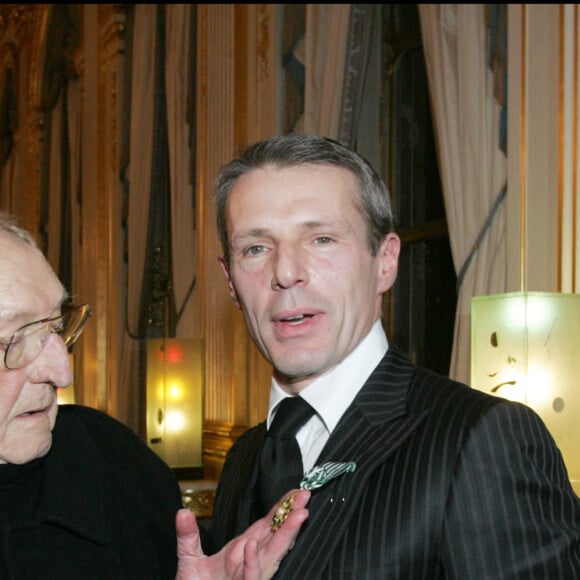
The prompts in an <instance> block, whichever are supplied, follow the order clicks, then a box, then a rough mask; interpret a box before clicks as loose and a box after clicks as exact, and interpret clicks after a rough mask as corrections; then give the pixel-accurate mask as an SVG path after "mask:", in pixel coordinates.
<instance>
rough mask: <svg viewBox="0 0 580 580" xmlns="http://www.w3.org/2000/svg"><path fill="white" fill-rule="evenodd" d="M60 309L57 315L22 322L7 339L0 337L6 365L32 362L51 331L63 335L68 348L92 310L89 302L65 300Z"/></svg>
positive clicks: (23, 365)
mask: <svg viewBox="0 0 580 580" xmlns="http://www.w3.org/2000/svg"><path fill="white" fill-rule="evenodd" d="M61 311H62V314H60V315H59V316H54V317H52V318H43V319H42V320H35V321H34V322H29V323H28V324H25V325H24V326H21V327H20V328H18V329H17V330H16V332H14V334H13V335H12V336H11V337H10V338H9V339H8V340H2V339H0V347H1V348H3V349H4V365H5V366H6V368H7V369H10V370H14V369H20V368H22V367H25V366H26V365H27V364H28V363H30V362H32V361H33V360H34V359H35V358H36V357H37V356H38V355H39V354H40V353H41V351H42V349H43V348H44V346H45V345H46V343H47V341H48V338H49V336H50V335H51V333H53V332H55V333H56V334H58V335H59V336H60V337H61V338H62V340H63V341H64V344H65V345H66V346H67V348H68V347H70V346H72V345H73V344H74V342H75V341H76V339H77V338H78V337H79V336H80V334H81V332H82V331H83V328H84V327H85V324H86V323H87V320H88V319H89V317H90V316H91V314H92V313H91V309H90V306H89V305H88V304H81V305H77V304H72V303H71V302H65V303H64V304H63V305H62V309H61Z"/></svg>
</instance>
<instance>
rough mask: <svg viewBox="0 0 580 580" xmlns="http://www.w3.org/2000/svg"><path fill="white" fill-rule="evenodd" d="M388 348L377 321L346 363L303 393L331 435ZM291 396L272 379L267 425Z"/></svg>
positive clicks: (320, 378) (329, 372)
mask: <svg viewBox="0 0 580 580" xmlns="http://www.w3.org/2000/svg"><path fill="white" fill-rule="evenodd" d="M388 347H389V344H388V341H387V336H386V334H385V331H384V329H383V326H382V324H381V321H380V320H377V322H376V323H375V324H374V325H373V327H372V328H371V330H370V332H369V333H368V334H367V335H366V336H365V338H363V340H362V341H361V342H360V343H359V344H358V345H357V346H356V348H355V349H354V350H353V351H352V352H351V353H350V354H349V355H348V356H347V357H346V358H345V359H344V360H343V361H341V362H340V363H339V364H338V365H337V366H335V367H334V368H333V369H331V370H330V371H328V372H327V373H325V374H324V375H322V376H320V377H318V378H317V379H316V380H315V381H313V382H312V383H310V385H308V387H306V389H304V390H303V391H302V392H301V393H300V396H301V397H303V398H304V399H305V400H306V401H307V402H308V403H310V405H311V406H312V407H313V408H314V410H315V411H316V413H317V414H318V416H319V417H320V419H321V420H322V422H323V423H324V425H325V426H326V428H327V430H328V432H329V433H332V431H333V430H334V428H335V427H336V425H337V424H338V421H339V420H340V418H341V417H342V415H343V414H344V412H345V411H346V409H347V408H348V407H349V405H350V404H351V403H352V401H353V399H354V398H355V397H356V395H357V394H358V392H359V391H360V389H361V388H362V387H363V385H364V384H365V383H366V381H367V379H368V378H369V376H370V375H371V373H372V371H373V370H374V369H375V367H376V366H377V365H378V364H379V362H380V361H381V359H382V358H383V357H384V356H385V353H386V352H387V350H388ZM329 393H332V396H331V397H329V396H328V394H329ZM287 396H288V393H286V392H285V391H284V390H283V389H282V388H281V387H280V385H279V384H278V382H277V381H276V379H275V378H274V377H272V385H271V388H270V405H269V410H268V417H267V423H266V425H267V427H268V428H269V427H270V425H271V423H272V419H273V416H274V414H275V413H274V411H275V409H276V408H277V406H278V404H279V403H280V401H282V399H284V398H286V397H287Z"/></svg>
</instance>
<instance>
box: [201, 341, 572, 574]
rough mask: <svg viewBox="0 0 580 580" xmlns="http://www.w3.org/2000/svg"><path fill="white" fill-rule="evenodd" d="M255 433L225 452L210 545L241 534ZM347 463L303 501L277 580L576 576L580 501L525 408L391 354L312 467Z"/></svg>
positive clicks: (247, 513) (258, 432) (257, 440)
mask: <svg viewBox="0 0 580 580" xmlns="http://www.w3.org/2000/svg"><path fill="white" fill-rule="evenodd" d="M264 432H265V427H264V425H263V424H261V425H259V426H257V427H255V428H253V429H251V430H250V431H248V432H247V433H246V434H244V436H243V437H241V438H240V440H239V441H238V442H237V443H236V445H234V447H233V448H232V451H231V452H230V454H229V456H228V460H227V461H226V465H225V466H224V470H223V473H222V477H221V480H220V486H219V488H218V494H217V498H216V506H215V517H214V521H213V523H212V533H213V534H214V535H215V538H216V542H217V543H216V546H215V548H218V547H220V546H221V545H222V544H223V543H224V542H225V541H226V540H227V539H229V538H231V537H232V536H233V535H235V534H236V533H239V531H241V530H242V529H244V528H245V527H247V525H248V523H249V518H250V517H251V509H252V507H251V504H252V489H253V485H254V477H255V473H254V471H255V468H254V464H255V457H256V454H257V452H258V450H259V447H260V445H261V440H262V438H263V436H264ZM324 461H356V463H357V469H356V471H355V472H354V473H351V474H346V475H344V476H341V477H339V478H337V479H336V480H334V481H332V482H331V483H330V484H328V485H327V486H325V487H323V488H321V489H320V490H316V491H314V492H313V495H312V499H311V500H310V504H309V509H310V517H309V519H308V521H307V523H306V524H305V526H303V529H302V531H301V533H300V535H299V537H298V540H297V542H296V545H295V547H294V549H293V550H292V551H291V552H290V553H289V555H288V556H287V557H286V558H285V560H284V561H283V562H282V565H281V567H280V571H279V572H278V574H277V576H276V578H281V579H303V578H304V579H308V580H310V579H317V578H332V579H333V580H334V579H340V578H344V579H349V580H352V579H359V578H361V579H376V578H389V579H391V578H400V579H415V578H417V579H426V580H435V579H438V578H456V579H462V580H463V579H470V578H473V579H477V580H480V579H487V578H489V579H493V580H496V579H501V578H522V579H523V578H539V579H549V580H553V579H562V580H573V579H574V578H580V501H579V499H578V497H577V496H576V495H575V494H574V492H573V491H572V489H571V487H570V485H569V482H568V479H567V474H566V470H565V467H564V464H563V462H562V458H561V455H560V453H559V451H558V449H557V448H556V447H555V445H554V442H553V440H552V438H551V437H550V435H549V434H548V432H547V430H546V429H545V427H544V425H543V423H542V422H541V420H540V419H539V417H538V416H537V415H536V414H535V413H534V412H533V411H531V410H530V409H529V408H527V407H525V406H523V405H519V404H516V403H510V402H507V401H504V400H502V399H499V398H495V397H491V396H488V395H485V394H484V393H482V392H480V391H476V390H474V389H470V388H469V387H466V386H464V385H460V384H458V383H455V382H453V381H450V380H449V379H446V378H444V377H441V376H438V375H435V374H434V373H431V372H429V371H425V370H423V369H417V368H416V367H414V366H413V365H412V364H411V363H410V362H409V361H408V360H407V359H406V358H405V357H403V356H402V355H401V354H400V353H398V352H397V351H396V350H395V349H393V348H390V349H389V352H388V353H387V356H386V357H385V358H384V359H383V361H382V362H381V363H380V364H379V366H378V367H377V369H375V371H374V372H373V374H372V376H371V377H370V378H369V380H368V381H367V384H366V385H365V386H364V387H363V389H362V390H361V392H360V393H359V394H358V395H357V397H356V398H355V400H354V402H353V404H352V405H351V406H350V407H349V409H348V410H347V412H346V413H345V415H344V416H343V417H342V419H341V420H340V422H339V424H338V425H337V428H336V429H335V431H334V432H333V434H332V436H331V438H330V439H329V441H328V443H327V445H326V446H325V448H324V450H323V451H322V454H321V456H320V459H319V461H318V463H322V462H324Z"/></svg>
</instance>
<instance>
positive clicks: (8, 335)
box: [0, 214, 308, 580]
mask: <svg viewBox="0 0 580 580" xmlns="http://www.w3.org/2000/svg"><path fill="white" fill-rule="evenodd" d="M89 315H90V311H89V307H88V306H87V305H75V304H74V303H73V302H72V300H71V299H70V297H69V296H68V295H67V293H66V291H65V289H64V288H63V287H62V285H61V283H60V282H59V280H58V279H57V277H56V276H55V274H54V272H53V271H52V269H51V267H50V266H49V264H48V262H47V261H46V259H45V258H44V256H43V255H42V253H41V252H40V251H39V250H38V249H37V248H36V246H35V243H34V240H33V239H32V237H31V236H30V235H29V234H28V233H27V232H25V231H24V230H22V229H20V228H18V227H17V226H16V225H15V223H14V221H13V220H12V219H11V218H10V217H9V216H6V215H4V214H0V540H1V541H0V578H3V579H4V578H14V579H17V580H23V579H27V578H43V579H57V578H58V579H61V580H62V579H64V578H71V579H73V578H83V579H87V578H95V579H99V580H102V579H104V578H115V579H117V578H119V579H123V578H127V579H133V578H139V579H145V578H156V579H157V578H159V579H165V578H175V577H176V574H177V573H178V570H177V545H178V544H179V556H180V559H179V573H178V577H179V578H180V579H182V580H188V579H194V578H196V579H198V578H207V579H212V580H213V579H216V578H217V579H219V578H224V579H225V578H234V577H235V578H252V579H259V578H269V577H271V576H272V574H273V573H274V572H275V571H276V569H277V567H278V565H279V562H280V560H281V558H282V557H283V556H284V554H285V553H286V552H287V550H288V549H289V547H290V545H291V543H292V541H293V539H294V537H295V535H296V532H297V530H298V528H299V527H300V524H301V523H302V522H303V521H304V519H305V517H306V515H307V513H306V510H305V509H303V508H304V505H305V503H306V501H307V499H308V494H307V492H300V493H299V494H298V496H297V497H296V501H295V508H296V509H295V510H294V512H292V513H291V514H290V517H289V518H288V520H287V522H286V524H285V525H284V526H283V527H282V529H281V530H280V531H279V532H278V533H276V534H273V533H272V531H271V529H270V521H271V518H272V513H270V514H269V517H268V518H264V519H263V520H262V521H260V522H257V525H254V526H252V527H251V528H249V529H248V530H247V531H246V532H245V533H244V534H243V535H242V536H240V537H238V538H236V539H235V540H234V541H233V542H231V543H230V544H228V546H226V547H225V549H224V550H222V551H221V552H220V553H219V554H217V557H216V556H212V557H205V556H204V554H203V553H202V552H201V549H200V547H199V539H198V530H197V527H196V524H195V521H194V519H193V514H190V513H189V512H188V511H187V510H181V511H178V510H179V509H180V508H181V507H182V506H181V500H180V493H179V487H178V485H177V482H176V480H175V478H174V476H173V473H172V471H171V470H170V469H169V468H168V467H167V466H166V465H165V464H164V463H163V462H162V461H161V460H160V459H159V458H158V457H157V456H156V455H155V454H154V453H152V452H151V451H150V450H149V449H148V448H147V447H146V446H145V445H144V444H143V443H142V442H141V441H140V440H139V438H138V437H137V436H136V435H135V434H134V433H133V432H132V431H130V430H129V429H128V428H126V427H125V426H123V425H122V424H120V423H119V422H117V421H115V420H114V419H112V418H110V417H108V416H106V415H105V414H103V413H101V412H99V411H96V410H94V409H90V408H85V407H81V406H76V405H70V406H69V405H67V406H64V407H62V408H60V409H59V407H58V405H57V397H56V388H57V387H65V386H67V385H69V384H70V383H71V381H72V376H71V367H70V363H69V357H68V352H67V346H70V345H71V344H72V343H73V342H74V341H75V340H76V338H77V337H78V336H79V334H80V333H81V331H82V329H83V326H84V324H85V322H86V321H87V318H88V317H89ZM176 515H177V520H176ZM176 521H177V529H178V531H179V542H176Z"/></svg>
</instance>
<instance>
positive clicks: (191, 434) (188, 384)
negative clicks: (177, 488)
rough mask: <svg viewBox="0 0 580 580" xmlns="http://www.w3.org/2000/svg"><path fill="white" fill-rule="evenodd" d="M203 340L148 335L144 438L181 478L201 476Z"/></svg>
mask: <svg viewBox="0 0 580 580" xmlns="http://www.w3.org/2000/svg"><path fill="white" fill-rule="evenodd" d="M203 361H204V355H203V342H202V341H201V340H189V339H178V338H152V339H148V340H147V443H148V445H149V447H150V448H151V449H153V451H155V452H156V453H157V454H158V455H159V456H160V457H161V458H162V459H163V460H164V461H165V463H167V464H168V465H169V466H170V467H172V468H173V470H174V471H175V473H176V475H177V477H178V478H180V479H199V478H201V477H203V379H204V365H203Z"/></svg>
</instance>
